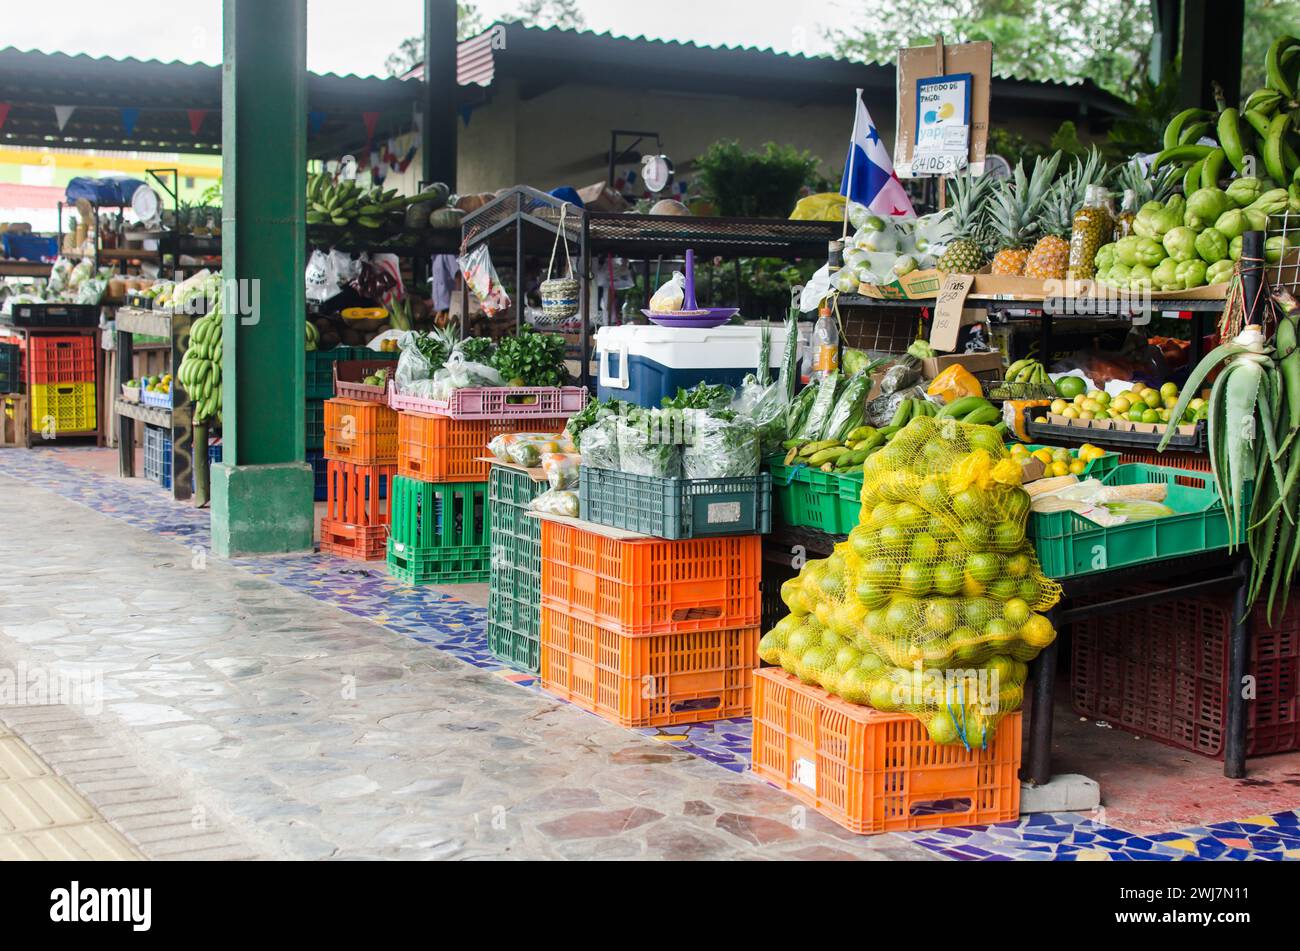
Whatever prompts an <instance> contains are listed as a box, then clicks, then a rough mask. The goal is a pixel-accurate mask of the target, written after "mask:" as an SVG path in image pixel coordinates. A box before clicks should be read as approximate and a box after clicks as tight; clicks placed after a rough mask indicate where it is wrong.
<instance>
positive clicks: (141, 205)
mask: <svg viewBox="0 0 1300 951" xmlns="http://www.w3.org/2000/svg"><path fill="white" fill-rule="evenodd" d="M131 210H132V211H133V212H135V216H136V218H138V219H139V220H140V221H141V222H142V223H143V224H144V226H145V227H146V228H157V227H158V225H159V223H160V222H161V220H162V219H161V212H162V199H161V198H159V197H158V193H157V192H156V191H154V190H153V189H152V188H150V187H149V186H148V185H141V186H140V187H139V188H137V189H136V190H135V191H134V192H133V193H132V194H131Z"/></svg>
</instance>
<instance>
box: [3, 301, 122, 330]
mask: <svg viewBox="0 0 1300 951" xmlns="http://www.w3.org/2000/svg"><path fill="white" fill-rule="evenodd" d="M0 320H2V321H3V322H4V323H7V324H9V325H10V326H13V327H98V326H99V305H98V304H14V305H13V311H12V313H10V314H7V315H5V316H4V317H2V318H0Z"/></svg>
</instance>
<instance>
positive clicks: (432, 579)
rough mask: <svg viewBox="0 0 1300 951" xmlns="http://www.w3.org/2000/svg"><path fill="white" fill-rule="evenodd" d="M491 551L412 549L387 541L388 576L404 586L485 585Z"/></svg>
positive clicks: (474, 549)
mask: <svg viewBox="0 0 1300 951" xmlns="http://www.w3.org/2000/svg"><path fill="white" fill-rule="evenodd" d="M491 560H492V556H491V551H490V549H489V548H488V546H487V545H480V546H478V547H475V548H431V549H429V548H424V549H421V548H411V547H409V546H406V545H404V544H402V543H401V542H399V541H396V540H394V539H392V538H390V539H388V573H389V574H390V575H392V576H393V577H394V578H395V579H397V580H398V581H401V582H402V583H403V584H409V585H415V586H420V585H430V584H485V583H486V582H487V580H488V573H489V563H490V562H491Z"/></svg>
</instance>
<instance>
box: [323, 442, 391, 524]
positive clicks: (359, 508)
mask: <svg viewBox="0 0 1300 951" xmlns="http://www.w3.org/2000/svg"><path fill="white" fill-rule="evenodd" d="M396 475H397V467H396V466H358V465H353V464H352V463H350V462H336V461H334V460H331V461H330V462H329V463H328V464H327V465H326V469H325V479H326V495H325V506H326V507H325V516H324V517H325V518H327V519H329V520H330V521H332V522H335V523H338V524H342V525H358V526H361V527H362V528H373V527H376V526H379V525H388V524H389V517H390V513H391V511H392V504H391V499H392V497H393V479H394V477H395V476H396ZM385 537H386V536H385Z"/></svg>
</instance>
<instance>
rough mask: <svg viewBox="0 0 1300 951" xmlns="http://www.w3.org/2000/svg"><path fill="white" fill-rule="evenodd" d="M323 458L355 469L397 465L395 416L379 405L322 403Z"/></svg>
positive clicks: (356, 401) (338, 400)
mask: <svg viewBox="0 0 1300 951" xmlns="http://www.w3.org/2000/svg"><path fill="white" fill-rule="evenodd" d="M325 458H326V459H337V460H339V461H341V462H351V463H353V464H355V465H359V466H395V465H397V414H396V413H395V412H393V411H392V410H391V409H389V408H388V407H387V406H384V405H383V404H382V403H372V402H365V401H362V400H342V399H333V400H326V401H325Z"/></svg>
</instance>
